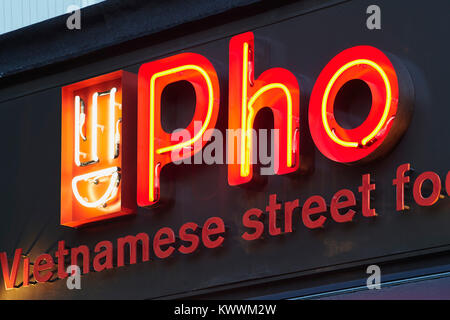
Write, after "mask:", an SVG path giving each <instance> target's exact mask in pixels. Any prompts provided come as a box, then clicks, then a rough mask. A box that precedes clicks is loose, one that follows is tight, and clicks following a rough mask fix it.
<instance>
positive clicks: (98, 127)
mask: <svg viewBox="0 0 450 320" xmlns="http://www.w3.org/2000/svg"><path fill="white" fill-rule="evenodd" d="M257 54H258V52H257V51H256V50H255V45H254V36H253V33H251V32H247V33H244V34H240V35H237V36H235V37H233V38H232V39H231V41H230V47H229V99H228V128H229V130H235V131H237V132H238V135H237V143H235V141H234V140H233V141H228V145H227V148H228V151H229V152H228V160H229V161H228V164H227V165H228V183H229V185H231V186H236V185H241V184H247V183H249V182H250V181H252V179H253V166H252V164H253V163H254V159H253V158H252V154H253V152H252V151H253V150H254V148H255V146H254V145H253V140H252V135H251V130H252V129H253V126H254V120H255V116H256V115H257V114H258V112H259V111H260V110H261V109H263V108H265V107H268V108H269V109H270V110H271V112H272V114H273V118H274V128H275V129H277V130H278V131H279V136H280V139H279V140H278V141H277V142H276V144H277V147H276V148H275V150H276V152H275V154H274V155H272V156H273V158H274V162H275V166H274V169H275V170H274V173H275V174H278V175H283V174H289V173H293V172H296V171H298V170H299V168H300V163H301V161H302V155H301V154H300V149H301V148H300V145H301V143H302V142H301V141H300V131H301V130H307V128H300V108H301V107H302V106H300V88H301V83H300V84H299V82H298V80H297V78H296V77H295V76H294V74H293V73H291V72H290V71H288V70H286V69H282V68H276V67H275V68H271V69H268V70H266V71H264V72H263V73H262V74H261V75H259V76H256V75H255V55H257ZM126 74H127V73H125V72H116V73H112V74H109V75H105V76H101V77H97V78H94V79H90V80H86V81H82V82H80V83H77V84H73V85H70V86H67V87H64V88H63V135H62V139H63V142H62V200H63V201H62V215H61V223H62V224H63V225H67V226H72V227H77V226H79V225H82V224H85V223H89V222H93V221H98V220H103V219H108V218H110V217H114V216H119V215H124V214H129V213H132V212H133V210H134V206H133V205H131V204H130V203H131V202H133V203H135V202H136V199H137V204H138V205H139V206H141V207H147V206H152V205H154V204H155V203H157V202H158V201H159V200H160V199H161V197H164V195H162V194H161V188H160V185H161V170H162V169H163V168H164V166H166V165H167V164H169V163H172V162H175V161H178V160H181V159H185V158H189V157H192V156H193V155H194V154H196V153H197V152H199V151H201V150H202V149H203V147H204V146H205V145H206V143H207V141H208V139H209V137H210V136H211V130H212V129H214V128H215V125H216V122H217V118H218V114H219V108H220V107H221V106H220V92H219V91H220V90H219V79H218V75H217V73H216V71H215V69H214V67H213V65H212V63H211V62H210V61H209V60H208V59H207V58H205V57H204V56H202V55H199V54H196V53H182V54H177V55H174V56H171V57H168V58H164V59H160V60H156V61H153V62H149V63H145V64H143V65H142V66H141V68H140V70H139V76H138V87H137V90H136V89H130V88H131V86H126V83H127V81H124V80H125V75H126ZM355 79H358V80H361V81H364V82H365V83H366V84H367V86H368V87H369V88H370V93H371V97H372V104H371V108H370V112H369V114H368V116H367V118H366V119H365V120H364V122H363V123H362V124H361V125H359V126H358V127H356V128H353V129H345V128H343V127H342V126H340V125H339V123H338V122H337V121H336V118H335V115H334V114H335V100H336V96H337V95H338V92H339V90H340V89H341V88H342V87H343V86H344V85H345V84H346V83H348V82H349V81H351V80H355ZM182 80H184V81H188V82H189V83H190V84H191V85H192V86H193V88H194V91H195V97H196V105H195V112H194V116H193V118H192V120H191V122H190V124H189V125H188V126H187V127H186V128H185V129H184V131H186V132H187V133H188V136H189V137H190V138H189V139H180V141H176V142H174V141H172V140H171V134H170V133H168V132H166V131H164V130H163V128H162V123H161V112H162V111H161V109H162V108H163V106H162V105H161V96H162V92H163V90H164V89H165V88H166V87H167V86H168V85H170V84H172V83H175V82H178V81H182ZM133 90H134V91H133ZM126 92H127V96H125V93H126ZM136 93H137V95H136ZM133 94H134V96H135V98H136V96H137V106H138V121H137V138H136V137H134V135H133V134H134V133H135V131H134V129H133V128H135V127H136V124H135V122H133V121H135V120H134V118H133V116H132V114H133V111H130V114H131V116H128V117H126V112H128V111H127V109H130V110H133V108H134V107H135V106H136V102H135V101H133ZM412 97H413V89H412V81H411V79H410V77H409V75H408V72H407V70H406V69H405V68H404V67H403V66H402V64H401V63H400V62H399V61H398V60H397V59H396V58H395V57H391V56H389V57H388V55H386V54H385V53H383V52H382V51H380V50H379V49H376V48H374V47H370V46H357V47H353V48H349V49H347V50H344V51H342V52H341V53H339V54H338V55H336V56H335V57H334V58H333V59H331V61H330V62H329V63H328V64H327V65H326V66H325V68H324V69H323V70H322V72H321V73H320V75H319V77H318V79H317V81H316V83H315V86H314V89H313V91H312V93H311V98H310V103H309V109H308V121H309V128H310V131H311V136H312V139H313V141H314V143H315V145H316V146H317V148H318V149H319V151H320V152H321V153H322V154H323V155H325V156H326V157H327V158H329V159H331V160H333V161H336V162H339V163H344V164H352V163H356V162H360V161H370V160H373V159H375V158H376V157H379V156H380V155H382V154H384V153H385V152H387V151H388V150H389V149H391V148H392V147H393V146H394V144H395V143H396V142H397V141H398V140H399V138H400V137H401V135H402V134H403V132H404V131H405V130H406V128H407V126H408V124H409V120H410V116H411V107H412V99H413V98H412ZM127 99H128V100H127ZM222 107H223V106H222ZM126 119H127V121H128V122H127V124H126V122H125V120H126ZM196 122H197V123H200V124H201V125H200V126H196V125H195V123H196ZM133 137H134V138H133ZM133 139H134V141H136V140H137V147H136V148H135V149H134V150H133V149H128V150H129V151H130V153H129V154H130V155H129V160H130V162H127V163H125V162H124V158H123V154H125V156H127V153H124V152H123V150H122V148H123V146H125V145H127V144H128V145H129V146H133V142H130V141H132V140H133ZM127 141H128V142H127ZM136 150H137V173H138V174H137V178H136V180H133V179H134V175H133V168H134V170H135V169H136V165H135V163H134V162H133V156H132V155H133V154H135V153H136ZM180 151H182V152H180ZM230 158H233V159H230ZM234 158H236V159H234ZM234 160H237V161H234ZM129 167H131V169H130V168H129ZM127 172H131V174H129V175H128V177H127V174H126V173H127ZM427 178H429V177H427ZM136 181H137V190H136V192H135V189H134V188H132V187H129V188H127V189H126V190H125V186H124V184H125V183H128V184H129V185H131V184H133V183H136ZM364 181H365V182H364V183H363V185H362V186H361V188H362V189H361V191H360V192H364V193H369V192H370V191H372V190H373V185H371V184H370V176H368V177H364ZM341 198H346V199H347V201H348V202H349V203H351V202H352V201H353V199H352V197H351V196H349V195H348V194H342V195H341V194H339V195H337V198H336V199H334V200H333V201H335V202H336V203H338V202H339V203H340V200H341ZM130 199H133V200H130ZM420 200H421V199H419V201H420ZM431 200H433V199H431ZM431 200H428V199H423V200H422V201H423V202H424V203H428V202H429V201H431ZM341 202H342V201H341ZM364 208H365V210H364V212H365V215H366V216H373V215H376V213H375V212H374V211H373V210H372V209H370V203H365V204H364Z"/></svg>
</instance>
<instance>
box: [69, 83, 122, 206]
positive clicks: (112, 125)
mask: <svg viewBox="0 0 450 320" xmlns="http://www.w3.org/2000/svg"><path fill="white" fill-rule="evenodd" d="M106 92H107V91H106ZM116 92H117V89H116V88H115V87H113V88H112V89H111V90H110V91H109V92H108V93H103V94H99V93H98V92H95V93H94V94H93V95H92V107H91V108H92V114H91V134H90V135H91V154H92V160H91V161H89V162H81V161H80V155H81V152H80V136H82V132H81V130H82V127H81V125H82V124H81V120H80V117H81V111H82V110H81V98H80V96H75V130H74V131H75V145H74V147H75V150H74V156H75V159H74V160H75V164H76V165H77V166H78V167H81V166H87V165H92V164H94V163H97V162H98V161H99V158H98V154H97V151H98V139H97V130H98V128H99V124H98V97H99V95H106V94H109V95H110V97H109V114H108V116H109V117H108V128H109V130H108V159H110V160H114V159H115V158H116V157H117V156H118V154H117V155H116V146H117V145H118V144H119V143H120V136H118V134H119V131H118V124H119V122H120V119H119V120H118V121H117V123H116V121H115V118H116V112H115V107H116ZM119 107H121V105H119ZM83 114H84V117H85V113H83ZM83 122H84V121H83ZM118 140H119V141H118ZM119 171H120V168H119V167H111V168H106V169H102V170H97V171H93V172H90V173H87V174H83V175H79V176H76V177H74V178H73V179H72V192H73V194H74V196H75V198H76V199H77V201H78V202H79V203H80V204H81V205H83V206H85V207H88V208H96V207H102V206H105V205H106V203H107V202H108V201H109V200H111V199H113V198H114V197H115V196H116V195H117V192H118V187H119V182H120V174H119ZM106 176H110V177H111V178H110V182H109V185H108V188H107V190H106V192H105V193H104V194H103V196H102V197H100V199H98V200H96V201H94V202H89V201H86V200H85V199H84V198H83V197H81V195H80V193H79V192H78V187H77V184H78V182H80V181H82V180H84V181H88V180H93V181H95V180H98V179H99V178H101V177H106Z"/></svg>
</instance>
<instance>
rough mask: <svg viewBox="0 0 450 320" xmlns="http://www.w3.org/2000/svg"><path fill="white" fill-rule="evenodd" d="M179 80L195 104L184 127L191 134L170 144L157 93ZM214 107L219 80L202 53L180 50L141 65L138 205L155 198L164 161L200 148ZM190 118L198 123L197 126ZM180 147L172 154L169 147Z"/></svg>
mask: <svg viewBox="0 0 450 320" xmlns="http://www.w3.org/2000/svg"><path fill="white" fill-rule="evenodd" d="M181 80H185V81H188V82H190V83H191V84H192V86H193V87H194V90H195V95H196V106H195V113H194V117H193V119H192V121H191V123H190V124H189V125H188V127H187V128H186V129H185V130H187V132H188V133H189V136H190V137H191V138H190V139H189V140H187V141H182V142H177V143H175V144H173V142H171V138H170V137H171V135H170V133H167V132H166V131H164V130H163V128H162V125H161V95H162V92H163V90H164V88H165V87H166V86H167V85H169V84H171V83H174V82H177V81H181ZM218 111H219V81H218V78H217V73H216V71H215V70H214V67H213V66H212V64H211V63H210V62H209V61H208V60H207V59H206V58H205V57H203V56H201V55H199V54H195V53H182V54H178V55H175V56H172V57H169V58H165V59H161V60H157V61H153V62H149V63H146V64H143V65H142V66H141V68H140V70H139V93H138V133H139V134H138V179H137V180H138V186H137V202H138V205H139V206H149V205H152V204H154V203H156V202H157V201H158V200H159V198H160V187H159V186H160V183H159V180H160V179H159V174H160V172H161V169H162V168H163V167H164V166H165V165H166V164H168V163H170V162H173V161H175V160H181V159H184V158H188V157H191V156H192V155H194V154H195V153H196V152H198V151H200V150H201V149H202V148H203V146H204V145H205V144H206V141H207V139H208V137H207V135H208V132H207V130H208V129H210V128H214V126H215V124H216V120H217V114H218ZM194 122H201V124H202V125H201V126H200V127H199V128H198V127H197V126H194ZM205 131H206V132H205ZM183 148H184V149H185V150H188V151H187V152H182V153H181V154H182V155H180V156H174V155H175V154H176V152H173V151H177V150H181V149H183ZM174 157H176V159H174Z"/></svg>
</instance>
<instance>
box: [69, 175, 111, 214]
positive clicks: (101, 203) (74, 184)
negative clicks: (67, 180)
mask: <svg viewBox="0 0 450 320" xmlns="http://www.w3.org/2000/svg"><path fill="white" fill-rule="evenodd" d="M119 171H120V168H119V167H111V168H106V169H102V170H98V171H93V172H89V173H87V174H83V175H80V176H76V177H75V178H73V179H72V191H73V194H74V196H75V198H76V199H77V201H78V202H79V203H80V204H81V205H83V206H85V207H87V208H97V207H102V206H104V205H105V204H106V203H107V202H108V201H109V200H111V199H112V198H113V197H114V194H115V193H117V189H118V187H119V184H118V182H119V181H120V178H119V177H120V176H119ZM106 176H110V177H111V179H110V182H109V185H108V189H107V190H106V192H105V193H104V194H103V196H102V197H101V198H100V199H98V200H96V201H94V202H89V201H86V200H85V199H83V197H81V195H80V193H79V192H78V187H77V184H78V182H80V181H82V180H84V181H88V180H94V181H95V180H97V179H98V178H101V177H106ZM92 183H94V182H93V181H92Z"/></svg>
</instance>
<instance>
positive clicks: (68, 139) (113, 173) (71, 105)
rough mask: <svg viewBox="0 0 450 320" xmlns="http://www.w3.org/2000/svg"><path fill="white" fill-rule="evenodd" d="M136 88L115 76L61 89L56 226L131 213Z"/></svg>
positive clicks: (128, 78) (129, 78)
mask: <svg viewBox="0 0 450 320" xmlns="http://www.w3.org/2000/svg"><path fill="white" fill-rule="evenodd" d="M136 82H137V77H136V76H135V75H133V74H130V73H127V72H123V71H117V72H113V73H110V74H106V75H103V76H100V77H96V78H92V79H88V80H85V81H81V82H77V83H74V84H71V85H68V86H65V87H63V88H62V141H61V142H62V143H61V224H62V225H65V226H69V227H78V226H81V225H83V224H87V223H91V222H94V221H99V220H104V219H111V218H113V217H117V216H122V215H127V214H131V213H133V212H134V211H135V208H136V204H135V200H134V199H135V187H134V185H135V180H136V172H135V171H136V169H135V161H136V156H135V154H136V151H135V148H136V142H135V141H136V133H135V127H136Z"/></svg>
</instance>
